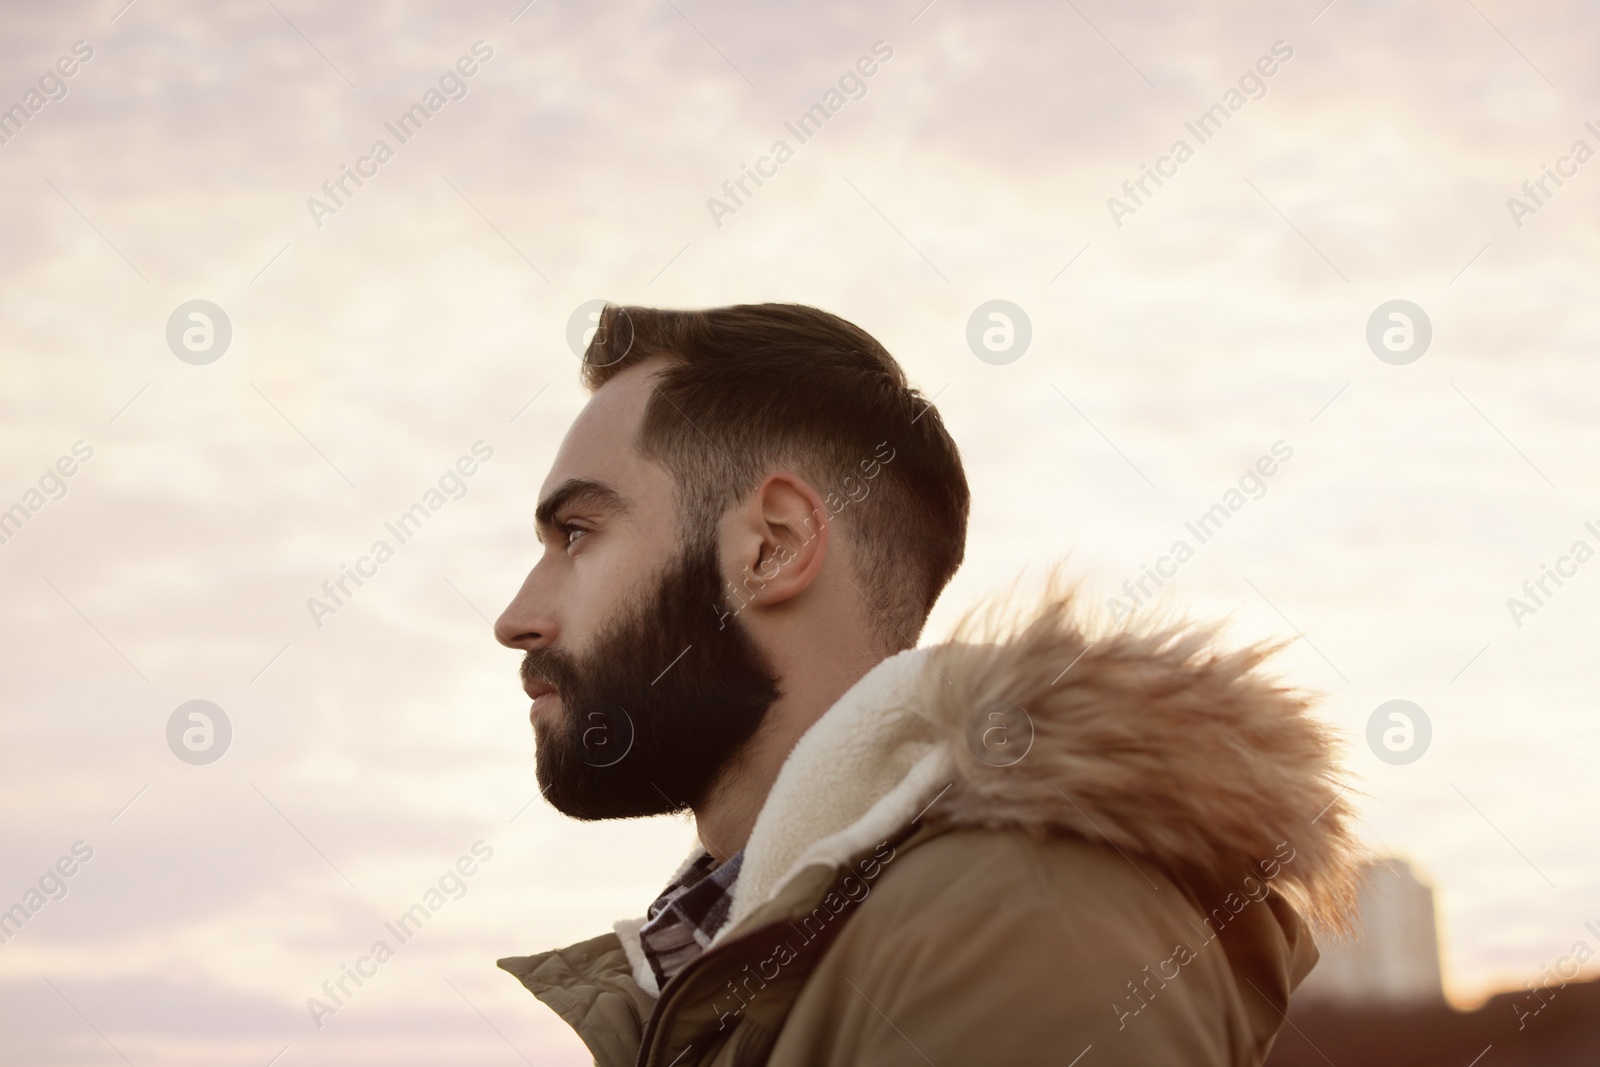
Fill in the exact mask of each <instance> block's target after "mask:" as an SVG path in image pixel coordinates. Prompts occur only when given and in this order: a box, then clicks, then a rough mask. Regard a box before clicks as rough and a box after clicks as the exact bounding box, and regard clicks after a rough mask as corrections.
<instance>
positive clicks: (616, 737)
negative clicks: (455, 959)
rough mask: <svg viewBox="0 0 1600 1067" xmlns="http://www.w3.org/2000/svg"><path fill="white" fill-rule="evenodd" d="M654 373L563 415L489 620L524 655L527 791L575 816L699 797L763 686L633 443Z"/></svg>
mask: <svg viewBox="0 0 1600 1067" xmlns="http://www.w3.org/2000/svg"><path fill="white" fill-rule="evenodd" d="M653 369H654V368H652V367H651V366H650V365H648V364H646V365H641V366H639V367H635V368H631V369H629V370H627V371H624V372H623V373H621V374H619V375H618V376H617V377H616V378H615V379H613V380H612V381H610V382H608V383H607V384H606V385H605V386H603V387H601V389H599V390H598V391H597V392H596V393H595V395H594V398H593V399H592V400H591V401H590V403H589V405H588V406H587V407H586V408H585V409H584V411H583V413H582V414H580V415H579V417H578V419H577V421H576V422H574V424H573V426H572V429H571V430H570V431H569V432H568V434H567V437H566V439H565V441H564V442H563V443H562V446H561V449H560V451H559V452H558V453H557V456H556V459H555V462H554V464H553V465H552V468H551V471H550V474H549V476H548V477H547V478H546V480H545V485H544V488H543V489H542V490H541V493H540V507H539V516H538V523H539V534H540V538H541V540H542V541H543V542H544V555H543V557H542V558H541V559H540V561H539V563H538V564H537V565H536V566H535V567H534V569H533V571H532V572H530V573H529V575H528V577H527V580H526V581H525V582H524V583H523V586H522V589H521V590H520V591H519V592H518V594H517V596H516V598H515V599H514V600H513V601H512V603H511V605H510V606H509V607H507V609H506V611H505V613H504V614H503V615H502V616H501V617H500V620H499V621H498V622H497V623H496V626H495V633H496V636H497V637H498V638H499V639H500V641H501V642H502V643H503V644H506V645H508V646H511V647H514V648H521V649H523V650H524V651H525V653H526V655H525V656H524V659H523V663H522V678H523V685H524V688H525V689H526V690H527V692H528V694H529V695H530V696H532V697H534V704H533V709H532V713H531V718H532V721H533V729H534V737H535V740H536V742H537V760H536V766H537V771H538V778H539V785H540V788H541V790H542V791H543V792H544V794H545V796H546V798H547V799H548V800H549V801H550V803H551V804H552V805H553V806H554V807H555V808H556V809H557V810H559V811H562V812H564V813H565V814H567V815H571V816H573V817H575V818H580V819H608V818H627V817H631V816H641V815H658V814H663V813H666V812H673V811H681V810H683V809H685V808H688V807H691V806H694V805H697V804H699V803H701V802H702V801H703V800H704V799H705V797H706V795H707V794H708V793H709V791H710V790H711V789H712V788H713V786H714V785H715V783H716V778H717V775H718V772H720V771H721V769H722V768H723V766H724V765H725V764H726V763H727V761H728V760H729V759H730V758H731V757H732V756H733V755H734V754H735V753H736V752H737V751H738V750H739V748H740V746H741V745H743V744H744V743H745V742H746V741H748V740H749V739H750V738H751V736H752V735H754V733H755V732H756V730H757V728H758V727H759V726H760V725H761V721H762V718H763V716H764V715H765V713H766V711H767V709H768V708H769V707H770V706H771V704H772V702H773V701H774V700H775V699H776V698H777V695H778V687H777V679H776V678H775V677H774V675H773V673H772V670H771V667H770V665H769V664H768V662H767V659H766V657H765V656H764V655H763V654H762V652H761V650H760V648H759V647H758V646H757V645H756V643H755V641H754V640H753V639H752V638H751V636H750V635H749V633H748V632H747V631H746V630H745V629H744V628H743V627H742V626H741V625H740V624H739V622H738V620H737V619H736V618H733V617H732V616H731V615H730V616H726V617H725V612H724V610H723V607H722V605H723V603H724V600H725V596H724V593H723V589H724V578H723V573H722V568H721V566H720V559H719V549H718V539H717V531H716V530H715V529H711V530H704V531H697V532H696V536H694V537H691V538H690V539H689V542H688V543H684V544H680V542H679V536H680V535H679V529H680V521H679V513H678V510H677V505H676V501H675V497H674V493H673V482H672V478H671V475H670V474H669V473H668V472H667V471H666V470H664V469H663V468H662V467H660V466H659V465H657V464H655V463H653V462H651V461H649V460H647V459H645V458H644V457H642V456H640V455H639V454H638V453H637V452H636V451H635V449H634V447H633V444H632V442H633V439H634V434H635V432H636V431H637V429H638V426H639V423H640V420H641V418H642V416H643V413H644V406H645V402H646V401H647V400H648V398H649V388H650V376H651V373H652V371H653Z"/></svg>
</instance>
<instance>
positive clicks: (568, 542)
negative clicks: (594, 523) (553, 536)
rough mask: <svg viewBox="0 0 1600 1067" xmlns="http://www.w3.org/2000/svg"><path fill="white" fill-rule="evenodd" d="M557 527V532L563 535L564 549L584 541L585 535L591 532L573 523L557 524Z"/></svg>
mask: <svg viewBox="0 0 1600 1067" xmlns="http://www.w3.org/2000/svg"><path fill="white" fill-rule="evenodd" d="M555 527H556V532H557V533H559V534H560V535H561V540H562V547H564V548H571V547H572V546H573V545H575V544H577V543H578V542H579V541H580V540H582V538H583V535H584V534H586V533H589V532H590V531H589V530H586V529H584V528H583V527H582V526H578V525H577V524H575V523H571V522H558V523H556V524H555Z"/></svg>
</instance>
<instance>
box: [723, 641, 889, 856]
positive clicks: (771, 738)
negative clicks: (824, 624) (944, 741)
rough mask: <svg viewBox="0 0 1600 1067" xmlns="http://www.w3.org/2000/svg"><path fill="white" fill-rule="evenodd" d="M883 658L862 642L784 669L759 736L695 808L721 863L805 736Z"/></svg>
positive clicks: (743, 837)
mask: <svg viewBox="0 0 1600 1067" xmlns="http://www.w3.org/2000/svg"><path fill="white" fill-rule="evenodd" d="M883 658H884V657H883V655H882V654H881V653H872V652H863V651H862V650H861V647H860V646H859V645H858V646H857V647H856V649H855V650H853V652H852V653H849V654H840V652H839V651H838V650H832V649H830V650H828V658H825V659H818V660H816V661H813V662H812V663H808V664H806V665H805V666H800V665H798V664H796V665H793V666H790V668H789V669H787V670H782V671H780V673H779V678H780V687H781V690H782V694H781V695H780V696H779V697H778V699H777V700H775V701H773V704H772V707H771V708H769V709H768V710H767V714H766V717H765V718H764V719H763V720H762V723H761V727H760V729H758V730H757V731H756V733H755V736H754V737H752V738H751V739H750V740H749V742H748V743H747V744H745V746H744V747H743V748H741V749H740V750H739V751H738V752H737V753H735V754H734V756H733V758H732V759H731V760H730V761H729V763H728V765H727V766H726V767H724V768H723V770H722V772H721V774H720V775H718V777H717V782H716V784H715V785H714V786H713V787H712V789H711V792H710V794H709V795H708V796H707V798H706V800H705V801H704V802H703V803H702V804H700V805H698V806H697V807H695V809H694V817H695V830H696V832H697V833H698V835H699V837H700V844H701V846H702V847H703V848H704V849H705V850H706V851H707V852H709V853H711V855H712V857H713V858H714V859H716V860H717V862H718V863H722V862H725V861H726V860H728V859H729V858H731V857H732V856H733V855H735V854H736V853H738V852H739V851H741V850H742V849H743V848H744V846H745V845H746V844H747V843H748V842H749V840H750V831H751V830H752V829H754V828H755V824H756V818H757V816H759V815H760V814H761V809H762V807H763V805H765V804H766V801H767V794H768V793H770V792H771V791H772V786H773V783H774V782H776V781H777V780H778V772H779V771H781V770H782V769H783V764H784V762H785V761H786V760H787V759H788V758H789V753H790V752H792V751H794V746H795V745H796V744H797V743H798V742H799V740H800V738H802V737H803V736H805V734H806V731H808V730H810V729H811V727H812V726H813V725H814V724H815V723H816V721H817V720H818V719H820V718H822V716H823V714H824V713H825V712H827V710H828V709H829V708H831V707H833V705H834V703H835V702H837V701H838V699H839V698H840V697H841V696H843V695H844V693H845V691H846V690H847V689H849V688H850V687H851V686H852V685H854V684H855V683H856V682H857V681H859V680H860V679H861V677H862V676H863V675H865V674H866V673H867V672H868V671H869V670H871V669H872V668H873V667H874V666H876V665H877V664H878V663H880V662H882V660H883ZM821 663H827V669H809V668H814V667H817V666H820V664H821Z"/></svg>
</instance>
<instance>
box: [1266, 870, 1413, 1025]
mask: <svg viewBox="0 0 1600 1067" xmlns="http://www.w3.org/2000/svg"><path fill="white" fill-rule="evenodd" d="M1356 923H1357V926H1356V931H1355V935H1354V937H1353V939H1352V940H1349V941H1319V942H1318V944H1317V947H1318V948H1319V949H1321V950H1322V959H1321V960H1320V961H1319V962H1318V964H1317V966H1316V967H1315V968H1314V969H1313V970H1312V972H1311V974H1310V975H1309V976H1308V977H1307V978H1306V980H1305V982H1304V983H1303V984H1302V985H1301V986H1300V989H1299V990H1298V991H1297V992H1296V993H1295V1000H1296V1001H1297V1002H1299V1003H1319V1004H1346V1005H1357V1004H1382V1005H1386V1006H1393V1007H1415V1006H1423V1005H1428V1004H1439V1003H1443V1001H1444V986H1443V981H1442V975H1441V971H1440V966H1439V935H1438V930H1437V927H1436V925H1435V918H1434V910H1433V887H1432V886H1429V885H1427V884H1426V883H1424V882H1423V881H1422V880H1421V879H1419V878H1418V877H1417V876H1416V874H1415V873H1414V872H1413V871H1412V870H1411V867H1410V865H1409V864H1407V863H1406V862H1405V861H1404V860H1401V859H1392V858H1391V859H1385V860H1380V861H1378V862H1376V863H1371V864H1368V865H1367V867H1366V869H1365V871H1364V872H1363V873H1362V876H1361V888H1360V890H1359V894H1358V896H1357V915H1356Z"/></svg>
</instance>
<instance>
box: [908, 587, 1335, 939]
mask: <svg viewBox="0 0 1600 1067" xmlns="http://www.w3.org/2000/svg"><path fill="white" fill-rule="evenodd" d="M1017 614H1018V613H1017V612H1016V611H1015V610H1014V608H1012V607H1010V606H1009V604H1008V602H1007V601H1005V600H1000V601H997V602H995V603H993V604H991V605H989V606H988V607H985V608H980V609H978V610H976V611H974V612H972V613H969V614H968V616H967V617H966V618H965V619H963V620H962V622H961V623H960V624H959V625H958V627H957V629H956V635H955V640H954V641H953V642H952V643H950V644H946V645H940V646H938V647H937V648H934V649H931V650H930V651H929V659H930V660H931V662H932V666H933V668H934V669H933V670H930V671H929V672H928V673H927V674H926V675H925V676H924V678H923V690H922V699H921V700H919V701H918V702H917V703H916V707H917V708H918V709H919V711H920V712H921V713H922V714H924V715H926V716H927V717H928V718H929V719H930V720H932V721H933V722H934V723H935V724H936V726H937V728H938V729H939V731H940V732H941V734H942V735H943V737H944V743H945V745H946V746H947V747H948V751H949V753H950V756H951V761H952V765H953V767H954V775H955V779H956V784H955V786H954V788H952V789H951V790H950V793H949V795H948V797H946V798H945V799H944V800H943V801H942V802H941V804H940V809H939V810H940V811H941V813H942V815H943V816H944V817H945V818H948V819H951V820H953V821H955V822H957V823H960V824H964V825H974V826H991V827H994V826H1014V827H1020V828H1023V829H1026V830H1029V831H1032V832H1035V833H1047V832H1060V831H1065V832H1068V833H1072V834H1076V835H1078V836H1081V837H1085V838H1089V839H1091V840H1100V841H1105V842H1107V843H1109V844H1111V845H1113V846H1115V847H1117V848H1119V849H1121V850H1122V851H1124V852H1125V853H1128V854H1131V855H1138V856H1141V857H1144V858H1145V859H1148V860H1150V861H1151V862H1152V863H1154V864H1155V865H1156V866H1158V867H1160V868H1161V869H1162V870H1163V871H1165V872H1167V873H1168V874H1169V875H1171V876H1173V877H1174V878H1175V879H1177V880H1178V881H1179V882H1181V883H1183V884H1186V885H1188V886H1190V887H1191V888H1192V889H1194V890H1196V891H1198V892H1201V893H1208V892H1220V893H1227V892H1230V891H1242V889H1243V886H1242V885H1241V883H1242V881H1243V879H1244V878H1246V877H1247V876H1254V877H1255V878H1256V879H1257V880H1261V879H1262V877H1263V870H1264V869H1267V868H1264V867H1263V864H1265V863H1268V862H1271V863H1272V866H1275V867H1278V868H1279V870H1278V872H1277V874H1276V877H1275V878H1273V879H1272V884H1274V885H1275V886H1276V887H1277V888H1278V889H1279V890H1280V891H1281V892H1283V894H1284V895H1285V896H1286V897H1287V898H1288V899H1289V901H1290V903H1292V904H1293V905H1294V906H1295V908H1296V910H1297V911H1299V912H1300V914H1301V915H1302V916H1304V917H1305V918H1306V919H1307V920H1308V921H1309V922H1310V923H1311V924H1312V925H1313V926H1314V927H1316V928H1318V929H1320V930H1323V931H1329V932H1335V931H1339V930H1343V929H1345V928H1346V927H1347V924H1348V916H1349V914H1350V911H1351V907H1352V903H1353V898H1354V871H1355V869H1356V863H1357V862H1358V861H1359V859H1360V858H1361V855H1362V854H1363V850H1362V849H1361V848H1360V847H1359V846H1358V845H1357V844H1356V842H1355V839H1354V836H1353V834H1352V832H1351V822H1352V819H1353V813H1352V809H1351V806H1350V804H1349V801H1348V800H1347V799H1346V795H1347V792H1348V789H1349V787H1348V786H1347V785H1345V784H1343V782H1342V775H1341V772H1340V770H1339V768H1338V766H1337V762H1336V750H1337V747H1338V746H1337V742H1336V740H1335V737H1334V735H1333V733H1332V731H1331V730H1330V729H1329V728H1328V727H1327V726H1325V725H1323V724H1322V723H1320V722H1319V721H1317V720H1316V719H1314V718H1312V717H1311V715H1310V714H1309V709H1310V705H1311V700H1310V699H1309V698H1308V697H1307V696H1306V695H1305V694H1303V693H1300V692H1297V691H1294V690H1292V689H1289V688H1286V687H1284V686H1283V685H1281V684H1280V683H1279V682H1278V681H1276V680H1275V679H1272V678H1270V677H1267V676H1265V675H1264V674H1263V672H1262V671H1261V670H1260V667H1261V665H1262V663H1263V661H1265V660H1266V659H1267V658H1268V657H1269V656H1271V655H1272V654H1274V653H1275V652H1277V651H1279V650H1280V649H1281V648H1282V647H1283V644H1282V643H1262V644H1256V645H1251V646H1249V647H1246V648H1242V649H1237V650H1234V651H1226V650H1220V649H1218V648H1217V647H1215V646H1216V644H1217V637H1218V629H1217V627H1214V626H1211V627H1206V626H1194V625H1192V624H1188V623H1184V622H1178V621H1173V620H1170V619H1160V618H1155V619H1152V620H1150V621H1148V622H1146V623H1145V624H1144V625H1143V626H1141V627H1138V628H1125V629H1120V630H1110V629H1109V628H1104V627H1102V628H1100V632H1099V633H1097V634H1096V633H1094V630H1095V627H1094V626H1093V625H1092V624H1091V623H1089V622H1087V621H1086V620H1083V619H1081V618H1079V615H1080V612H1079V609H1078V608H1077V598H1076V592H1075V589H1074V588H1073V587H1071V586H1069V585H1067V584H1066V583H1064V582H1063V580H1062V579H1061V577H1060V575H1059V572H1058V573H1056V574H1053V575H1052V576H1051V578H1050V580H1049V582H1048V584H1047V588H1046V591H1045V593H1044V595H1043V596H1042V597H1041V599H1040V602H1039V604H1038V606H1037V608H1036V609H1034V610H1033V612H1032V613H1031V617H1027V616H1024V617H1023V619H1022V621H1021V622H1020V624H1019V623H1018V622H1017V621H1013V620H1015V619H1016V617H1017ZM1018 708H1019V709H1021V714H1019V713H1018V712H1017V711H1015V710H1012V709H1018ZM995 726H999V727H1000V728H1001V729H1002V730H1003V731H1004V732H1005V733H1006V734H1015V733H1020V734H1021V736H1020V737H1018V736H1007V737H1004V738H1003V740H1004V742H1005V744H1006V745H1016V744H1021V743H1023V742H1026V743H1027V747H1026V754H1025V755H1021V757H1020V758H1016V757H1015V756H1009V755H1001V756H997V755H996V752H997V748H996V746H995V745H994V744H992V743H990V744H985V738H984V733H985V731H986V730H993V729H994V728H995ZM988 740H989V741H990V742H994V741H999V740H1002V738H1001V737H1000V736H999V735H994V736H991V737H990V738H988ZM998 751H999V752H1001V753H1004V751H1005V750H1004V749H999V750H998ZM1012 759H1015V762H1014V763H1011V762H1009V761H1010V760H1012ZM1008 763H1009V765H1006V764H1008ZM1285 843H1286V844H1287V845H1288V847H1289V848H1291V849H1292V850H1293V851H1292V853H1289V855H1291V856H1292V857H1293V858H1292V859H1290V860H1288V861H1286V862H1281V863H1279V862H1273V861H1282V860H1283V857H1284V853H1282V852H1280V851H1279V849H1280V847H1281V846H1282V845H1283V844H1285Z"/></svg>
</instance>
